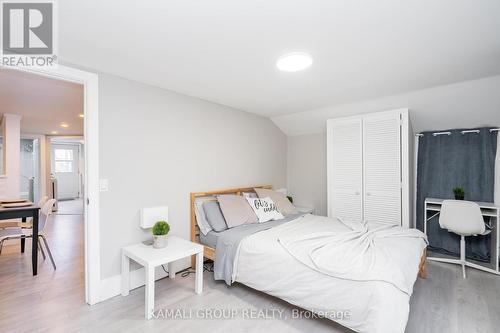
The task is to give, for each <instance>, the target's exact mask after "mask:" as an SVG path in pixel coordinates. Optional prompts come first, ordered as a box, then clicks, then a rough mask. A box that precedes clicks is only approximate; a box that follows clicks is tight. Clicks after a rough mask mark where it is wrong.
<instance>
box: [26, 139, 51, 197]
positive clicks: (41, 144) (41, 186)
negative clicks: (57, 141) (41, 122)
mask: <svg viewBox="0 0 500 333" xmlns="http://www.w3.org/2000/svg"><path fill="white" fill-rule="evenodd" d="M21 139H31V140H38V149H39V150H40V151H39V154H38V163H39V165H40V168H39V169H38V194H39V195H40V196H42V195H43V194H44V193H46V188H47V186H46V185H47V184H46V181H47V177H46V166H45V163H44V162H45V147H46V146H45V136H44V135H41V134H31V133H21Z"/></svg>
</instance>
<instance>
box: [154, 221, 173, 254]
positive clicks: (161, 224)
mask: <svg viewBox="0 0 500 333" xmlns="http://www.w3.org/2000/svg"><path fill="white" fill-rule="evenodd" d="M169 231H170V225H169V224H168V223H167V222H166V221H158V222H156V223H155V225H154V226H153V229H152V232H153V247H154V248H155V249H162V248H164V247H165V246H167V240H168V239H167V235H168V232H169Z"/></svg>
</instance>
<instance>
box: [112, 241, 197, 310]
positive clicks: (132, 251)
mask: <svg viewBox="0 0 500 333" xmlns="http://www.w3.org/2000/svg"><path fill="white" fill-rule="evenodd" d="M192 255H196V277H195V289H194V290H195V292H196V293H197V294H201V292H202V290H203V246H202V245H200V244H196V243H193V242H190V241H187V240H185V239H182V238H179V237H176V236H169V238H168V245H167V247H165V248H163V249H155V248H153V246H148V245H144V244H142V243H140V244H134V245H130V246H126V247H124V248H122V295H123V296H127V295H128V293H129V291H130V259H132V260H134V261H136V262H137V263H139V264H141V265H142V266H144V268H145V270H146V297H145V299H146V308H145V317H146V318H147V319H151V317H152V315H153V311H154V298H155V294H154V291H155V286H154V283H155V268H156V267H158V266H160V265H164V264H168V272H169V277H170V278H171V279H173V278H174V277H175V272H174V271H173V269H172V264H171V263H172V262H174V261H176V260H179V259H182V258H186V257H190V256H192Z"/></svg>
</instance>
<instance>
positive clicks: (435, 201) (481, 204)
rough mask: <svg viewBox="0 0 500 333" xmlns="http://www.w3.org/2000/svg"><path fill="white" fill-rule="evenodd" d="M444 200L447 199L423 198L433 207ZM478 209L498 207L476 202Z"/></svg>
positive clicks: (492, 204) (488, 203)
mask: <svg viewBox="0 0 500 333" xmlns="http://www.w3.org/2000/svg"><path fill="white" fill-rule="evenodd" d="M444 200H449V199H438V198H425V202H426V203H428V204H435V205H441V204H442V203H443V201H444ZM476 203H477V204H478V205H479V207H480V208H484V209H499V207H498V206H496V205H495V204H494V203H492V202H476Z"/></svg>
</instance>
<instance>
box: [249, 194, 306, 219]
mask: <svg viewBox="0 0 500 333" xmlns="http://www.w3.org/2000/svg"><path fill="white" fill-rule="evenodd" d="M254 190H255V192H257V195H258V196H259V198H266V197H269V198H271V199H272V200H273V201H274V203H275V204H276V206H277V207H278V209H279V211H280V212H281V214H283V215H285V216H288V215H292V214H297V213H298V210H297V208H295V206H294V205H292V203H291V202H290V200H288V198H287V197H286V195H285V194H283V193H281V192H277V191H273V190H268V189H265V188H255V189H254Z"/></svg>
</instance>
